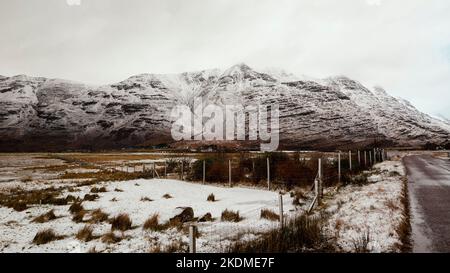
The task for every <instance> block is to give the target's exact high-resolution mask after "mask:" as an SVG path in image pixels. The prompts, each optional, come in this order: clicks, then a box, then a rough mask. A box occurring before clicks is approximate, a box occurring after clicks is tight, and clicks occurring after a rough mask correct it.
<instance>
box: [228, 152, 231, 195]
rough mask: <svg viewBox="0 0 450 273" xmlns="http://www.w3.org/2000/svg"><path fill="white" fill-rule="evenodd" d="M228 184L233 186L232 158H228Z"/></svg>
mask: <svg viewBox="0 0 450 273" xmlns="http://www.w3.org/2000/svg"><path fill="white" fill-rule="evenodd" d="M228 184H229V185H230V188H231V159H228Z"/></svg>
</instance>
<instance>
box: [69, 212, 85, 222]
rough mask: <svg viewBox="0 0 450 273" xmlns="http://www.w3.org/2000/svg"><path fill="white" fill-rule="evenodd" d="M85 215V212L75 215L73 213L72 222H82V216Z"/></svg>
mask: <svg viewBox="0 0 450 273" xmlns="http://www.w3.org/2000/svg"><path fill="white" fill-rule="evenodd" d="M86 214H87V212H86V211H85V210H80V211H78V212H76V213H73V217H72V221H74V222H75V223H81V222H84V216H85V215H86Z"/></svg>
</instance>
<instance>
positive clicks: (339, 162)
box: [338, 152, 341, 183]
mask: <svg viewBox="0 0 450 273" xmlns="http://www.w3.org/2000/svg"><path fill="white" fill-rule="evenodd" d="M338 179H339V183H341V152H339V153H338Z"/></svg>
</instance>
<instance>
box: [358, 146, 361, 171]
mask: <svg viewBox="0 0 450 273" xmlns="http://www.w3.org/2000/svg"><path fill="white" fill-rule="evenodd" d="M358 167H359V168H361V151H360V150H358Z"/></svg>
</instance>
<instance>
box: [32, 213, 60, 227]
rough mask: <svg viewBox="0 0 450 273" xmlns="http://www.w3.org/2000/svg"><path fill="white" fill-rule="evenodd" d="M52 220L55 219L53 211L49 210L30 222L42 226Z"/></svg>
mask: <svg viewBox="0 0 450 273" xmlns="http://www.w3.org/2000/svg"><path fill="white" fill-rule="evenodd" d="M54 219H56V215H55V212H54V210H50V211H49V212H47V213H44V214H41V215H39V216H38V217H36V218H34V219H33V221H32V222H33V223H40V224H42V223H46V222H49V221H51V220H54Z"/></svg>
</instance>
